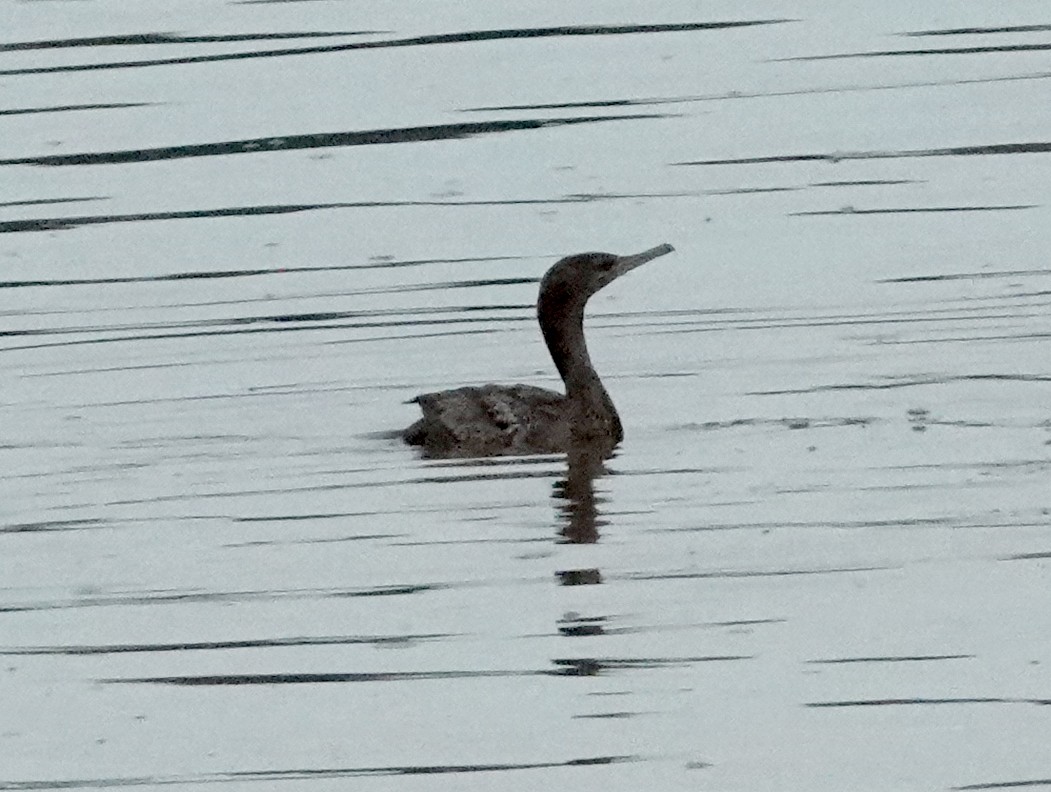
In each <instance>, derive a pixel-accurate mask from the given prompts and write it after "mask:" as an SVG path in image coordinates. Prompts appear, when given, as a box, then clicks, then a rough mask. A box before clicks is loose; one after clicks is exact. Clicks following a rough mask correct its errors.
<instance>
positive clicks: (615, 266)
mask: <svg viewBox="0 0 1051 792" xmlns="http://www.w3.org/2000/svg"><path fill="white" fill-rule="evenodd" d="M672 250H674V248H672V246H671V245H668V244H664V245H658V246H657V247H655V248H650V249H649V250H646V251H643V252H642V253H636V254H635V255H631V256H615V255H613V254H611V253H580V254H577V255H574V256H567V257H566V258H564V259H561V260H560V261H558V262H557V263H556V264H555V265H554V266H553V267H551V269H549V270H548V271H547V274H545V275H544V278H543V280H542V281H541V282H540V296H539V299H538V300H537V318H538V320H539V321H540V329H541V331H542V332H543V334H544V341H545V343H546V344H547V348H548V351H549V352H550V353H551V358H552V360H553V361H554V363H555V367H556V368H557V369H558V373H559V374H560V375H561V377H562V381H563V382H564V383H565V387H566V392H565V394H562V393H558V392H556V391H550V390H545V389H543V388H537V387H534V386H532V385H482V386H476V387H464V388H456V389H455V390H447V391H440V392H437V393H424V394H421V395H419V396H417V397H416V398H415V399H414V400H413V401H415V402H416V403H417V404H419V405H420V409H421V410H422V411H423V417H422V418H420V419H419V420H418V421H417V422H416V423H414V424H413V425H412V426H410V427H409V428H408V429H406V430H405V432H404V433H403V435H402V436H403V438H404V439H405V442H407V443H409V444H410V445H416V446H421V447H422V449H423V453H424V455H425V456H428V457H438V458H449V457H485V456H500V455H519V454H552V453H572V452H575V451H576V450H581V451H586V452H587V453H589V454H593V455H596V456H597V457H598V458H600V459H601V458H602V457H604V456H608V455H609V454H610V453H611V452H612V450H613V448H614V447H616V445H617V444H618V443H620V441H621V440H622V439H623V437H624V430H623V428H622V427H621V423H620V416H619V415H617V410H616V407H614V406H613V400H612V399H611V398H610V395H609V393H608V392H607V391H606V388H605V386H603V384H602V380H601V379H599V376H598V374H597V373H596V371H595V367H594V366H593V365H592V363H591V356H590V355H589V354H588V349H587V344H586V342H585V340H584V306H585V305H586V303H587V301H588V299H589V298H590V297H591V296H592V295H594V294H595V293H596V292H598V291H599V290H600V289H602V288H604V287H605V286H608V285H609V284H610V283H612V282H613V281H614V280H616V279H617V278H619V277H620V276H621V275H624V274H626V273H628V272H630V271H631V270H633V269H635V268H636V267H638V266H640V265H642V264H645V263H646V262H647V261H652V260H653V259H655V258H657V257H658V256H663V255H665V254H667V253H671V252H672Z"/></svg>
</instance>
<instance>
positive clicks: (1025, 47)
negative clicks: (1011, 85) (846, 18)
mask: <svg viewBox="0 0 1051 792" xmlns="http://www.w3.org/2000/svg"><path fill="white" fill-rule="evenodd" d="M1047 50H1051V44H1001V45H999V46H985V47H945V48H942V49H914V50H880V51H877V52H843V53H838V54H836V55H799V56H796V57H794V58H775V59H774V60H773V62H774V63H784V62H787V61H822V60H841V59H844V58H889V57H895V56H902V55H975V54H981V53H989V52H1046V51H1047Z"/></svg>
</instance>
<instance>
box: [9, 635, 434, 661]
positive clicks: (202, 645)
mask: <svg viewBox="0 0 1051 792" xmlns="http://www.w3.org/2000/svg"><path fill="white" fill-rule="evenodd" d="M451 637H453V634H452V633H421V634H419V635H332V636H328V635H323V636H313V637H312V636H302V637H296V638H258V639H254V640H242V641H192V642H185V643H156V644H93V645H75V646H24V647H15V648H11V649H2V650H0V655H71V656H80V655H106V654H128V653H139V652H191V651H207V650H215V649H266V648H272V647H283V646H333V645H339V646H342V645H351V644H368V645H381V646H382V645H390V644H393V645H399V644H406V643H409V642H413V641H430V640H435V639H439V638H451Z"/></svg>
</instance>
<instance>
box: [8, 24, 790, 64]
mask: <svg viewBox="0 0 1051 792" xmlns="http://www.w3.org/2000/svg"><path fill="white" fill-rule="evenodd" d="M790 21H792V20H789V19H755V20H744V21H738V22H687V23H680V24H671V25H585V26H579V27H546V28H517V29H508V30H472V31H467V32H464V33H440V34H435V35H430V36H413V37H412V38H404V39H389V40H387V41H359V42H354V43H352V44H332V45H328V46H316V47H299V48H288V49H279V50H262V51H257V52H229V53H223V54H218V55H197V56H186V57H181V58H156V59H153V60H142V61H119V62H110V63H84V64H71V65H67V66H37V67H31V68H24V69H6V70H3V71H0V75H5V76H14V75H20V74H54V73H56V72H74V71H96V70H100V69H134V68H142V67H145V66H168V65H172V64H187V63H212V62H215V61H226V60H244V59H247V58H278V57H285V56H290V55H314V54H319V53H326V52H347V51H351V50H363V49H381V48H388V47H424V46H431V45H434V44H467V43H474V42H479V41H499V40H503V39H533V38H553V37H559V36H621V35H626V34H631V33H677V32H688V31H694V30H721V29H726V28H738V27H751V26H754V25H774V24H779V23H782V22H790Z"/></svg>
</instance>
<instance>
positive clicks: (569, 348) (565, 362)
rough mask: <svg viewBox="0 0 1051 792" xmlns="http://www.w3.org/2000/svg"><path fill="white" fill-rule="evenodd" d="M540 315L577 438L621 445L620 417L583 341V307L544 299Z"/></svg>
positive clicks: (539, 305) (538, 311)
mask: <svg viewBox="0 0 1051 792" xmlns="http://www.w3.org/2000/svg"><path fill="white" fill-rule="evenodd" d="M537 314H538V317H539V319H540V329H541V331H542V332H543V334H544V341H545V342H546V343H547V349H548V351H549V352H550V353H551V359H552V360H553V361H554V362H555V368H557V369H558V373H559V374H560V375H561V376H562V381H563V382H564V383H565V384H566V397H567V399H568V400H569V403H570V415H571V417H572V420H573V426H572V432H573V436H574V438H576V439H579V440H581V441H585V442H586V441H591V440H595V439H600V438H601V439H606V440H612V442H613V443H614V444H615V443H619V442H620V440H621V439H622V437H623V430H622V428H621V424H620V417H619V416H618V415H617V409H616V407H614V406H613V400H612V399H611V398H610V396H609V393H608V392H607V391H606V388H605V386H603V384H602V380H601V379H599V376H598V373H597V372H596V371H595V367H594V365H592V363H591V356H590V355H589V354H588V347H587V342H586V341H585V340H584V303H583V302H576V301H573V302H570V303H569V304H566V303H559V304H553V303H552V301H551V300H547V301H545V299H544V296H543V295H541V299H540V302H539V304H538V306H537Z"/></svg>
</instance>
